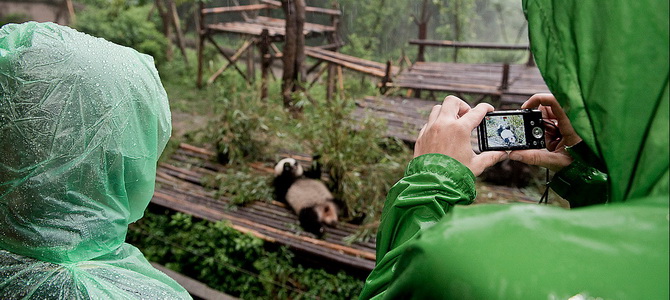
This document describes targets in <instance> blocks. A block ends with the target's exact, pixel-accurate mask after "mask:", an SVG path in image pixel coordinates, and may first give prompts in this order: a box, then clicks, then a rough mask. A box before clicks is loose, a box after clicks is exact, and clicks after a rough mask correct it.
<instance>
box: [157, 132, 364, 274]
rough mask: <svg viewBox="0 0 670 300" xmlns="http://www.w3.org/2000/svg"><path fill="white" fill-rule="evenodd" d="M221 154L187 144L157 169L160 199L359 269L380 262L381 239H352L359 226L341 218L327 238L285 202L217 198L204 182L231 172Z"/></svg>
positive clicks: (256, 166) (329, 229)
mask: <svg viewBox="0 0 670 300" xmlns="http://www.w3.org/2000/svg"><path fill="white" fill-rule="evenodd" d="M214 157H215V154H214V153H212V152H210V151H208V150H205V149H201V148H197V147H194V146H190V145H186V144H182V145H181V146H180V148H179V149H178V150H177V151H176V152H175V153H174V154H173V155H172V156H171V157H170V159H169V160H168V161H166V162H164V163H161V164H160V165H159V167H158V170H157V177H156V182H157V187H156V191H155V193H154V197H153V198H152V200H151V201H152V202H153V203H154V204H158V205H161V206H164V207H166V208H170V209H172V210H176V211H180V212H183V213H187V214H190V215H193V216H195V217H198V218H202V219H205V220H210V221H220V220H227V221H229V222H230V223H231V225H232V227H233V228H234V229H236V230H238V231H241V232H244V233H248V234H251V235H254V236H256V237H258V238H261V239H263V240H265V241H267V242H271V243H277V244H280V245H286V246H288V247H289V248H291V249H292V250H294V251H296V252H298V253H301V256H309V257H313V259H315V260H317V261H319V262H321V263H322V264H324V265H327V264H330V265H331V266H335V267H338V266H340V267H342V268H344V269H349V270H351V269H353V270H357V271H358V272H361V273H364V274H367V273H368V272H370V271H371V270H372V268H374V265H375V239H374V238H371V239H370V240H368V241H364V242H355V243H352V244H348V243H346V242H345V241H344V240H345V238H346V237H348V236H352V235H355V234H356V233H357V232H358V231H359V227H358V226H355V225H351V224H347V223H343V222H341V223H339V224H338V226H337V228H332V227H327V228H326V235H325V236H324V239H317V238H316V237H315V236H314V235H312V234H310V233H307V232H304V231H302V229H301V228H300V225H299V222H298V220H297V218H296V216H295V214H294V213H293V212H292V211H291V210H290V209H289V208H287V207H285V206H284V205H283V204H282V203H279V202H276V201H269V199H260V200H266V201H256V202H254V203H252V204H249V205H246V206H241V207H236V208H233V207H232V206H231V205H230V200H229V199H227V198H225V197H216V196H215V191H213V190H211V189H207V188H205V187H204V186H203V180H204V178H205V177H206V176H213V175H216V174H217V173H222V172H225V170H226V168H225V167H224V166H222V165H220V164H217V163H213V162H212V161H214ZM252 167H254V169H255V170H256V171H257V172H259V174H263V173H267V172H271V170H272V169H271V168H270V167H269V166H264V165H262V164H253V165H252Z"/></svg>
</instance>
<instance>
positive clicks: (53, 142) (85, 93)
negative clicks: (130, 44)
mask: <svg viewBox="0 0 670 300" xmlns="http://www.w3.org/2000/svg"><path fill="white" fill-rule="evenodd" d="M170 132H171V125H170V111H169V106H168V102H167V96H166V93H165V90H164V89H163V87H162V85H161V82H160V79H159V77H158V74H157V72H156V69H155V67H154V63H153V59H152V58H151V57H150V56H147V55H144V54H140V53H138V52H137V51H135V50H133V49H130V48H127V47H122V46H119V45H116V44H113V43H110V42H108V41H106V40H104V39H99V38H95V37H92V36H89V35H86V34H83V33H80V32H77V31H75V30H73V29H70V28H67V27H63V26H59V25H56V24H53V23H34V22H31V23H25V24H21V25H16V24H10V25H6V26H4V27H2V29H0V153H2V155H0V236H1V237H2V238H1V239H0V249H5V250H8V251H11V252H13V253H16V254H20V255H23V256H28V257H32V258H36V259H39V260H42V261H46V262H51V263H70V262H77V261H84V260H89V259H92V258H94V257H99V256H101V255H105V254H108V253H111V252H113V251H116V250H117V248H119V247H120V246H121V245H122V244H123V242H124V240H125V236H126V231H127V227H128V224H129V223H131V222H134V221H136V220H137V219H139V218H140V217H141V216H142V214H143V211H144V209H145V208H146V206H147V205H148V203H149V200H150V199H151V196H152V194H153V190H154V180H155V174H156V173H155V171H156V161H157V158H158V156H159V155H160V153H161V152H162V151H163V148H164V147H165V144H166V143H167V140H168V138H169V136H170Z"/></svg>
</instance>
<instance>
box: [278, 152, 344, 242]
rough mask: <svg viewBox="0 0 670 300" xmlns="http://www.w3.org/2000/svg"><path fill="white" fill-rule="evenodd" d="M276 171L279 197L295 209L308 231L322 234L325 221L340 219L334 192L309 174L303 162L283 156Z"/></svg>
mask: <svg viewBox="0 0 670 300" xmlns="http://www.w3.org/2000/svg"><path fill="white" fill-rule="evenodd" d="M274 173H275V178H274V181H273V185H274V189H275V197H276V198H277V201H281V202H285V203H287V204H288V205H289V206H290V207H291V208H292V209H293V211H294V212H295V213H296V215H298V220H299V221H300V226H302V228H303V229H304V230H305V231H307V232H311V233H313V234H314V235H316V236H318V237H321V236H323V233H324V232H325V229H324V227H323V225H328V226H334V225H335V224H336V223H337V216H338V207H337V205H336V204H335V202H334V198H333V195H332V194H331V193H330V191H329V190H328V188H327V187H326V185H325V184H324V183H323V182H321V181H320V180H317V179H314V178H307V177H305V176H304V173H305V172H304V171H303V168H302V166H301V165H300V164H299V163H298V162H297V161H296V160H295V159H293V158H284V159H282V160H280V161H279V163H277V165H275V168H274ZM313 173H316V172H313ZM319 173H320V172H319ZM319 175H320V174H319Z"/></svg>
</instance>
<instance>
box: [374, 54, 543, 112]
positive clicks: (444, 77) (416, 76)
mask: <svg viewBox="0 0 670 300" xmlns="http://www.w3.org/2000/svg"><path fill="white" fill-rule="evenodd" d="M505 68H508V69H507V70H505ZM506 72H507V73H506ZM505 74H507V76H505ZM386 87H387V88H394V87H395V88H402V89H411V90H427V91H437V92H449V93H465V94H476V95H483V96H494V97H499V98H500V100H501V102H502V103H523V101H525V100H526V99H528V98H529V97H530V96H532V95H533V94H536V93H548V92H549V89H548V88H547V86H546V85H545V83H544V81H543V79H542V76H541V75H540V72H539V70H538V69H537V67H535V66H527V65H508V66H507V67H506V66H505V65H504V64H465V63H445V62H416V63H415V64H414V65H412V67H410V68H409V69H407V70H405V71H403V72H401V73H400V74H398V76H396V77H395V78H394V79H393V82H388V83H386Z"/></svg>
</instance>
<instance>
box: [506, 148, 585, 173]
mask: <svg viewBox="0 0 670 300" xmlns="http://www.w3.org/2000/svg"><path fill="white" fill-rule="evenodd" d="M509 159H511V160H516V161H520V162H522V163H525V164H529V165H535V166H540V167H545V168H548V169H550V170H552V171H558V170H560V169H562V168H563V167H566V166H567V165H569V164H570V163H572V157H570V156H569V155H566V154H563V153H556V152H549V151H547V150H535V149H532V150H517V151H512V152H511V153H510V154H509Z"/></svg>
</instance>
